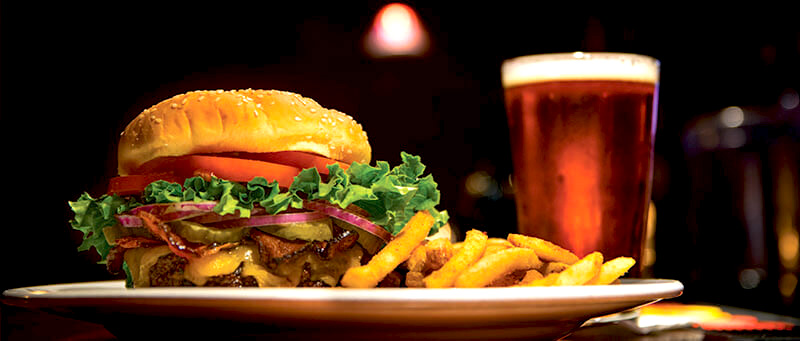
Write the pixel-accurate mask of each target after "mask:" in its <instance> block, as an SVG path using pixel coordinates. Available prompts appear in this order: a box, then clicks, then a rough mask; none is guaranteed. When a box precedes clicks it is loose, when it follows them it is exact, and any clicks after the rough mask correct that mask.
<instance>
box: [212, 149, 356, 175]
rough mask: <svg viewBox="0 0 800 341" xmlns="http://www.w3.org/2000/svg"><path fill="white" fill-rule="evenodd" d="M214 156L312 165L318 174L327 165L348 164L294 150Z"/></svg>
mask: <svg viewBox="0 0 800 341" xmlns="http://www.w3.org/2000/svg"><path fill="white" fill-rule="evenodd" d="M214 156H224V157H233V158H242V159H250V160H260V161H266V162H271V163H278V164H282V165H287V166H292V167H296V168H300V169H306V168H312V167H314V168H316V169H317V171H318V172H319V173H320V174H325V175H327V174H328V167H327V166H328V165H331V164H338V165H339V167H342V169H347V168H348V167H349V166H350V165H348V164H346V163H344V162H340V161H336V160H334V159H330V158H327V157H324V156H320V155H316V154H312V153H306V152H295V151H285V152H273V153H245V152H236V153H220V154H215V155H214Z"/></svg>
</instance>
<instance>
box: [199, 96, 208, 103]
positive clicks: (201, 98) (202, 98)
mask: <svg viewBox="0 0 800 341" xmlns="http://www.w3.org/2000/svg"><path fill="white" fill-rule="evenodd" d="M204 99H206V96H205V95H201V96H200V97H197V101H198V102H200V101H202V100H204Z"/></svg>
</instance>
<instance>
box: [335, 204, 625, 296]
mask: <svg viewBox="0 0 800 341" xmlns="http://www.w3.org/2000/svg"><path fill="white" fill-rule="evenodd" d="M432 226H433V218H432V217H431V216H430V214H428V213H427V212H424V211H421V212H418V213H417V214H416V215H414V217H413V218H411V220H410V221H409V222H408V224H406V226H405V227H404V228H403V230H402V231H400V233H399V234H398V235H397V236H396V237H395V238H394V239H393V240H392V241H390V242H389V243H388V244H387V245H386V246H385V247H384V248H383V249H381V250H380V251H379V252H378V253H377V254H376V255H375V256H373V257H372V259H370V261H369V262H368V263H367V264H365V265H362V266H359V267H354V268H351V269H349V270H348V271H347V272H346V273H345V274H344V276H343V277H342V280H341V284H342V286H344V287H351V288H373V287H376V286H378V285H379V283H381V281H382V280H383V279H384V278H385V277H387V276H388V275H389V274H391V273H393V272H394V273H398V272H399V273H405V286H406V287H410V288H452V287H455V288H481V287H504V286H563V285H607V284H614V283H616V282H618V278H619V277H621V276H622V275H624V274H625V273H626V272H628V270H629V269H630V268H631V267H633V265H634V264H635V263H636V261H635V260H633V258H629V257H618V258H614V259H611V260H608V261H605V262H604V261H603V255H602V254H601V253H600V252H593V253H591V254H589V255H587V256H585V257H583V258H578V257H577V256H576V255H575V254H573V253H572V252H570V251H569V250H566V249H564V248H562V247H560V246H558V245H555V244H553V243H550V242H548V241H546V240H543V239H539V238H535V237H530V236H524V235H520V234H513V233H512V234H509V235H508V237H507V238H506V239H503V238H489V237H488V236H487V235H486V233H485V232H482V231H478V230H470V231H467V233H466V238H465V239H464V240H463V241H461V242H456V243H452V242H451V241H450V240H449V239H447V238H439V239H433V240H427V239H426V237H427V236H428V232H429V231H430V229H431V227H432ZM397 270H402V271H397Z"/></svg>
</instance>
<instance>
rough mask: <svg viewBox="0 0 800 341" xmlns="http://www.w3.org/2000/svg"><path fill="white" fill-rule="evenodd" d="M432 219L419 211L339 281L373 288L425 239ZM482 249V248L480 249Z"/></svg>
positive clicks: (348, 284) (428, 214)
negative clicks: (367, 258)
mask: <svg viewBox="0 0 800 341" xmlns="http://www.w3.org/2000/svg"><path fill="white" fill-rule="evenodd" d="M433 222H434V219H433V217H432V216H431V215H430V213H428V212H427V211H419V212H417V214H415V215H414V216H413V217H411V220H409V221H408V223H407V224H406V226H404V227H403V229H402V230H401V231H400V233H399V234H397V237H395V238H394V239H392V240H391V241H390V242H389V243H388V244H386V246H384V248H383V249H381V250H380V251H378V253H377V254H375V256H373V257H372V259H370V261H369V262H368V263H367V264H366V265H362V266H358V267H353V268H350V269H348V270H347V271H346V272H345V273H344V276H342V280H341V281H340V283H341V284H342V286H345V287H351V288H374V287H375V286H377V285H378V283H379V282H380V281H381V279H383V278H384V277H386V275H388V274H389V273H390V272H392V271H393V270H394V269H395V268H396V267H397V266H398V265H400V263H402V262H405V261H406V260H407V259H408V258H409V257H410V256H411V252H412V251H414V249H415V248H416V247H417V246H418V245H419V244H420V243H421V242H422V241H423V240H424V239H425V237H426V236H427V235H428V232H430V230H431V227H433ZM481 251H482V250H481Z"/></svg>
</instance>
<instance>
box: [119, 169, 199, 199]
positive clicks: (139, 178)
mask: <svg viewBox="0 0 800 341" xmlns="http://www.w3.org/2000/svg"><path fill="white" fill-rule="evenodd" d="M157 180H164V181H169V182H178V183H183V180H184V178H181V177H179V176H176V175H175V174H173V173H151V174H141V175H127V176H118V177H114V178H111V180H109V182H108V194H117V195H131V194H138V193H141V192H142V191H144V188H145V187H146V186H147V185H148V184H150V183H151V182H153V181H157Z"/></svg>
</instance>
